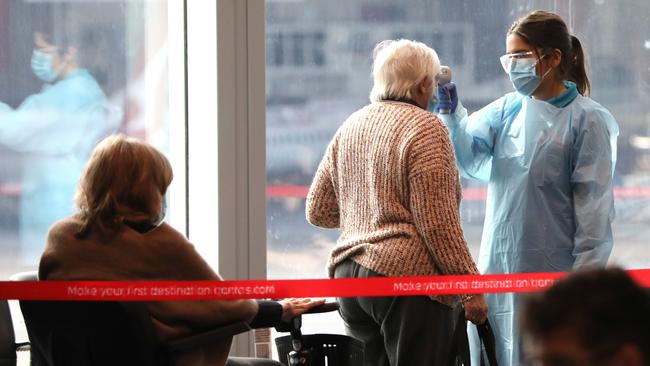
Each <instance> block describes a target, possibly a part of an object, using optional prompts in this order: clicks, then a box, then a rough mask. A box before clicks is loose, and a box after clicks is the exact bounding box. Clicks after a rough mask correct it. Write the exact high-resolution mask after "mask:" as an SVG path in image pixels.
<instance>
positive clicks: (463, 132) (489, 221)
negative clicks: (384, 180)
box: [438, 11, 618, 366]
mask: <svg viewBox="0 0 650 366" xmlns="http://www.w3.org/2000/svg"><path fill="white" fill-rule="evenodd" d="M506 52H507V53H506V54H505V55H504V56H502V57H501V64H502V66H503V68H504V69H505V71H506V73H508V75H509V77H510V80H511V81H512V84H513V86H514V88H515V89H516V91H515V92H513V93H509V94H506V95H504V96H503V97H501V98H499V99H497V100H496V101H494V102H492V103H490V104H489V105H487V106H486V107H484V108H482V109H481V110H479V111H477V112H475V113H473V114H472V115H470V116H468V115H467V110H466V109H465V108H463V106H462V105H461V104H460V103H458V97H457V91H456V87H455V85H454V84H453V83H448V84H445V85H442V86H440V87H439V89H438V94H439V96H438V97H439V99H440V102H439V105H438V108H443V109H447V110H451V113H450V114H447V115H444V114H441V115H440V116H441V117H442V119H443V121H444V122H445V123H446V125H447V127H448V129H449V133H450V137H451V139H452V142H453V145H454V150H455V153H456V160H457V164H458V167H459V169H460V171H461V173H462V175H463V176H465V177H468V178H473V179H478V180H481V181H485V182H488V196H487V203H486V217H485V223H484V228H483V236H482V240H481V249H480V254H479V260H478V268H479V271H480V272H481V273H483V274H491V273H521V272H550V271H572V270H578V269H580V268H587V267H603V266H605V264H606V262H607V260H608V258H609V255H610V252H611V250H612V243H613V242H612V220H613V219H614V196H613V187H612V177H613V172H614V165H615V163H616V138H617V136H618V125H617V122H616V120H615V119H614V117H613V116H612V114H611V113H610V112H609V111H608V110H607V109H605V108H604V107H603V106H601V105H600V104H598V103H596V102H595V101H593V100H592V99H590V98H588V97H587V95H588V93H589V79H588V77H587V74H586V72H585V66H584V54H583V50H582V46H581V44H580V41H579V40H578V39H577V38H576V37H575V36H572V35H570V34H569V32H568V30H567V27H566V25H565V23H564V21H563V20H562V19H561V18H560V17H559V16H558V15H556V14H554V13H550V12H545V11H535V12H532V13H530V14H528V15H526V16H524V17H522V18H521V19H519V20H517V21H516V22H515V23H514V24H513V25H512V27H511V28H510V30H509V32H508V35H507V38H506ZM486 298H487V302H488V307H489V312H488V319H489V321H490V323H491V325H492V327H493V329H494V332H495V337H496V345H497V359H498V363H499V366H509V365H520V364H521V361H522V359H521V354H520V348H521V343H520V335H519V329H518V328H519V327H518V321H517V317H518V310H519V306H520V295H517V294H512V293H506V294H488V295H486ZM469 330H470V339H471V342H470V343H471V349H472V359H473V360H472V361H473V364H474V363H476V364H478V362H479V360H478V357H479V355H480V353H479V346H478V344H479V343H478V338H477V336H476V331H475V328H474V327H473V326H471V325H470V327H469Z"/></svg>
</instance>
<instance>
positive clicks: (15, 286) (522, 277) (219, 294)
mask: <svg viewBox="0 0 650 366" xmlns="http://www.w3.org/2000/svg"><path fill="white" fill-rule="evenodd" d="M628 273H629V274H630V275H631V276H632V277H633V278H634V279H635V280H636V281H637V282H639V284H640V285H642V286H644V287H650V269H643V270H631V271H628ZM565 275H566V273H562V272H551V273H520V274H495V275H463V276H432V277H374V278H345V279H311V280H309V279H308V280H268V281H264V280H246V281H41V282H39V281H29V282H11V281H4V282H0V299H9V300H12V299H20V300H105V301H111V300H112V301H144V300H206V299H265V298H288V297H351V296H412V295H449V294H471V293H496V292H534V291H539V290H542V289H544V288H546V287H548V286H550V285H551V284H553V282H555V281H556V280H557V279H559V278H561V277H563V276H565Z"/></svg>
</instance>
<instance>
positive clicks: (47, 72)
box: [32, 50, 59, 83]
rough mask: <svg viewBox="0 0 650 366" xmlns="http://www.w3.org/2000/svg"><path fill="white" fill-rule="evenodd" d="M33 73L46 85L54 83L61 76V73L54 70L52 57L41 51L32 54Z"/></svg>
mask: <svg viewBox="0 0 650 366" xmlns="http://www.w3.org/2000/svg"><path fill="white" fill-rule="evenodd" d="M32 71H33V72H34V75H36V77H38V78H39V79H41V80H43V81H44V82H46V83H51V82H53V81H54V80H56V78H57V77H58V76H59V73H58V72H56V71H55V70H54V69H52V55H51V54H49V53H46V52H43V51H39V50H34V53H33V54H32Z"/></svg>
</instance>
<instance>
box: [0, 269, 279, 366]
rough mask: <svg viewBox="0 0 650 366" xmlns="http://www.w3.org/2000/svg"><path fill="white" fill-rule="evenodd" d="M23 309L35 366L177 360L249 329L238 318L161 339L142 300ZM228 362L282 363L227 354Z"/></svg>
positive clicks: (150, 365)
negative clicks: (193, 350) (167, 338)
mask: <svg viewBox="0 0 650 366" xmlns="http://www.w3.org/2000/svg"><path fill="white" fill-rule="evenodd" d="M12 280H19V281H20V280H22V281H32V280H37V275H36V272H23V273H20V274H16V275H14V276H12ZM20 308H21V311H22V313H23V317H24V319H25V325H26V326H27V333H28V335H29V339H30V341H31V344H32V347H31V364H32V365H33V366H59V365H65V366H76V365H84V366H95V365H96V366H103V365H107V366H108V365H124V366H129V365H133V366H136V365H138V366H140V365H142V366H159V365H173V360H174V356H175V355H178V354H181V353H183V352H185V351H188V350H191V349H193V348H195V347H200V346H203V345H206V344H210V343H212V342H214V341H218V340H219V339H224V338H227V337H231V336H233V335H236V334H239V333H243V332H246V331H249V330H250V329H251V328H250V327H249V326H248V324H246V323H244V322H238V323H234V324H229V325H225V326H221V327H218V328H215V329H212V330H207V331H205V332H202V333H197V334H194V335H191V336H188V337H185V338H181V339H176V340H173V341H168V342H162V341H160V340H159V339H158V337H157V335H156V332H155V329H154V325H153V322H152V320H151V316H150V315H149V313H148V311H147V309H146V307H145V305H144V304H143V303H139V302H110V301H25V300H21V301H20ZM226 365H228V366H246V365H250V366H276V365H281V364H279V363H277V362H275V361H272V360H264V359H253V358H229V359H228V361H227V363H226ZM0 366H3V365H0Z"/></svg>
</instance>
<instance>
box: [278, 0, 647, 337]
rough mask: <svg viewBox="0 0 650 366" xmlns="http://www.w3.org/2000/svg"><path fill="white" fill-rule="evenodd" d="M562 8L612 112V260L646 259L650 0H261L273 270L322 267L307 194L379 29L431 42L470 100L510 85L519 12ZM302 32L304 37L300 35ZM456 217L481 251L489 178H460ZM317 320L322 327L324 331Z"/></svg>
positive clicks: (385, 35) (386, 35) (599, 95)
mask: <svg viewBox="0 0 650 366" xmlns="http://www.w3.org/2000/svg"><path fill="white" fill-rule="evenodd" d="M535 9H546V10H551V11H555V12H557V13H559V14H560V15H561V16H562V17H563V18H564V19H565V20H566V22H567V25H568V26H569V27H570V31H571V32H572V33H573V34H575V35H577V36H578V37H579V38H580V39H581V41H582V43H583V46H584V48H585V49H586V51H587V53H588V66H589V68H590V77H591V82H592V98H593V99H594V100H596V101H597V102H599V103H601V104H602V105H604V106H605V107H606V108H608V109H609V110H610V111H611V112H612V113H613V115H614V116H615V117H616V119H617V120H618V123H619V126H620V137H619V140H618V163H617V166H616V172H615V195H616V215H617V218H616V220H615V224H614V241H615V244H614V250H613V253H612V256H611V259H610V263H618V264H620V265H623V266H625V267H627V268H643V267H649V266H650V252H649V251H647V250H645V246H644V243H645V241H646V237H647V236H648V233H649V229H650V211H648V209H647V207H648V206H649V205H648V201H649V198H650V174H649V172H650V170H649V165H648V164H649V162H650V105H649V104H648V103H647V100H648V97H650V21H649V17H650V3H648V2H638V1H617V2H611V1H602V0H589V1H554V0H549V1H535V0H529V1H514V0H512V1H489V2H485V1H483V0H463V1H436V0H420V1H415V2H409V4H408V6H406V5H403V4H401V3H400V4H397V3H395V2H394V1H387V0H386V1H363V0H352V1H350V0H331V1H326V2H323V1H317V0H312V1H307V0H305V1H286V0H285V1H282V0H267V2H266V10H267V11H266V32H267V39H266V40H267V44H266V48H267V73H266V77H267V80H266V82H267V85H266V88H267V90H266V92H267V179H268V191H267V224H268V225H267V230H268V232H267V244H268V275H269V277H270V278H308V277H326V275H327V273H326V270H325V268H326V264H327V259H328V255H329V252H330V250H331V249H332V248H333V247H334V245H335V242H336V239H337V237H338V231H337V230H325V229H320V228H315V227H312V226H310V225H309V224H308V223H307V222H306V220H305V218H304V215H305V214H304V205H305V196H306V193H307V190H308V187H309V184H310V183H311V179H312V176H313V174H314V172H315V170H316V168H317V166H318V163H319V162H320V159H321V157H322V154H323V152H324V150H325V148H326V146H327V144H328V142H329V140H330V139H331V137H332V136H333V135H334V133H335V131H336V129H337V128H338V127H339V126H340V125H341V124H342V123H343V121H344V120H345V119H346V118H347V117H348V116H349V115H350V114H351V113H352V112H354V111H355V110H357V109H359V108H360V107H362V106H364V105H366V104H367V103H368V94H369V92H370V88H371V84H372V80H371V70H370V66H371V62H372V60H371V52H372V49H373V47H374V45H375V44H376V43H377V42H378V41H381V40H384V39H394V38H399V37H404V38H410V39H415V40H418V41H422V42H425V43H427V44H428V45H430V46H432V47H433V48H434V49H435V50H436V51H437V52H438V55H439V56H440V59H441V61H442V63H443V64H448V65H450V66H451V67H452V69H453V75H454V76H453V77H454V81H455V82H456V83H457V84H458V86H459V93H460V95H461V99H462V101H463V104H464V105H465V106H466V107H467V108H468V110H469V112H470V113H471V112H472V111H476V110H477V109H479V108H481V107H483V106H485V105H486V104H488V103H489V102H491V101H492V100H494V99H496V98H498V97H499V96H501V95H503V94H504V93H506V92H510V91H512V86H511V83H510V81H509V80H508V77H507V75H506V74H505V73H504V72H503V70H502V68H501V67H500V65H499V61H498V57H499V56H500V55H502V54H503V53H504V52H505V35H506V32H507V31H508V29H509V27H510V25H511V24H512V22H513V21H514V20H516V19H517V18H518V17H520V16H522V15H524V14H526V13H528V12H530V11H532V10H535ZM298 43H300V44H298ZM462 185H463V188H464V199H463V202H462V206H461V215H462V220H463V228H464V232H465V236H466V239H467V242H468V244H469V246H470V250H471V252H472V254H473V255H474V257H475V258H476V256H477V255H478V250H479V246H480V241H481V234H482V228H483V219H484V212H485V197H486V186H485V185H483V184H481V183H478V182H476V181H470V180H463V181H462ZM321 330H322V329H319V331H321Z"/></svg>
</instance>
